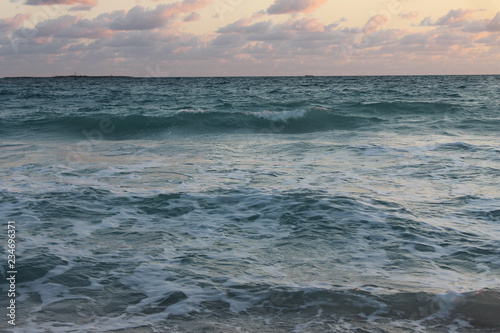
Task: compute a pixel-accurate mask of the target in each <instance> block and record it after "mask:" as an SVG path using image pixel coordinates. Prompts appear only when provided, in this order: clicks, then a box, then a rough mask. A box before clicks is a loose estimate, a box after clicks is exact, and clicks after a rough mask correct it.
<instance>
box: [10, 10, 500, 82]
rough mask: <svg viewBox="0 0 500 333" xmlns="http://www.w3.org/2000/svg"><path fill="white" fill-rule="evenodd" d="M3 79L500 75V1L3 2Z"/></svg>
mask: <svg viewBox="0 0 500 333" xmlns="http://www.w3.org/2000/svg"><path fill="white" fill-rule="evenodd" d="M0 1H1V7H2V10H1V13H0V76H2V77H3V76H52V75H68V74H74V73H77V74H86V75H132V76H232V75H234V76H239V75H305V74H314V75H379V74H500V1H498V0H184V1H178V0H165V1H162V0H120V1H117V0H113V1H112V0H0Z"/></svg>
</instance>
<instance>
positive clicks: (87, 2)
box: [24, 0, 98, 7]
mask: <svg viewBox="0 0 500 333" xmlns="http://www.w3.org/2000/svg"><path fill="white" fill-rule="evenodd" d="M97 1H98V0H26V2H25V3H24V4H25V5H30V6H42V5H78V4H79V5H84V6H92V7H93V6H95V5H97Z"/></svg>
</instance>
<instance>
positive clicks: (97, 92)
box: [0, 76, 500, 332]
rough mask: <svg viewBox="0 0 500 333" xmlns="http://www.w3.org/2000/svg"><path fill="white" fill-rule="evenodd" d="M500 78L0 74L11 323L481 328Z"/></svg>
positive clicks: (493, 215) (492, 234)
mask: <svg viewBox="0 0 500 333" xmlns="http://www.w3.org/2000/svg"><path fill="white" fill-rule="evenodd" d="M499 96H500V76H421V77H413V76H406V77H262V78H244V77H241V78H165V79H162V78H153V79H152V78H104V77H103V78H92V77H67V78H5V79H0V101H1V103H0V137H1V142H0V154H1V160H0V161H1V162H0V163H1V168H0V175H1V178H0V182H1V183H0V184H1V186H0V212H1V215H2V219H3V221H4V222H3V223H4V224H5V225H6V223H7V221H8V220H13V221H15V222H16V226H17V229H16V231H17V270H18V281H17V292H18V295H17V298H16V300H17V304H18V309H17V311H18V312H17V314H18V321H17V325H16V330H14V331H15V332H93V331H98V332H108V331H109V332H111V331H113V330H119V331H118V332H201V331H206V332H266V331H267V332H365V331H366V332H372V331H373V332H375V331H377V330H378V332H422V331H425V332H449V331H456V332H479V331H481V332H482V331H485V332H487V331H491V332H494V331H495V330H498V329H499V328H500V322H499V321H498V315H497V314H498V313H499V311H500V285H499V282H500V281H499V278H498V276H499V273H500V246H499V245H500V193H499V190H498V188H499V184H500V148H499V144H500V136H499V134H500V132H499V125H500V102H499ZM4 229H5V228H4ZM6 235H7V233H6V232H5V236H4V237H3V239H4V240H5V239H7V238H6ZM3 244H6V242H3V241H2V245H3ZM3 249H4V251H6V250H7V247H6V246H4V247H3ZM4 258H5V260H3V262H2V266H1V267H2V268H1V271H0V272H1V275H2V276H0V278H1V280H2V281H6V280H5V277H6V271H7V269H6V268H7V267H6V264H7V262H6V258H7V252H5V253H4ZM7 290H8V285H7V283H6V282H2V291H1V292H2V294H3V295H6V294H7ZM5 299H6V298H5V297H3V296H2V300H1V301H2V304H1V305H2V308H5V307H4V302H5ZM5 304H6V303H5ZM2 313H3V312H2ZM3 316H4V315H3ZM5 317H6V316H4V319H5ZM0 329H1V330H5V331H9V329H12V327H11V326H10V325H8V324H7V320H3V321H2V322H1V323H0ZM120 330H121V331H120Z"/></svg>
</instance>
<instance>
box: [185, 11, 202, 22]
mask: <svg viewBox="0 0 500 333" xmlns="http://www.w3.org/2000/svg"><path fill="white" fill-rule="evenodd" d="M200 19H201V16H200V14H198V13H194V12H193V13H191V14H189V15H188V16H186V17H185V18H184V20H183V21H184V22H193V21H198V20H200Z"/></svg>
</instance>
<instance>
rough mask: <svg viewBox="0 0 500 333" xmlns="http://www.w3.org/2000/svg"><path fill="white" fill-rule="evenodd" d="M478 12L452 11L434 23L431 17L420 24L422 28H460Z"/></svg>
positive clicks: (468, 10) (467, 10)
mask: <svg viewBox="0 0 500 333" xmlns="http://www.w3.org/2000/svg"><path fill="white" fill-rule="evenodd" d="M475 12H476V11H475V10H473V9H465V10H464V9H452V10H450V11H449V12H448V14H446V15H444V16H442V17H440V18H438V19H437V20H436V21H432V19H431V18H430V17H426V18H424V19H423V20H422V22H420V24H419V25H420V26H443V25H448V26H460V25H463V24H464V23H466V20H467V18H469V17H471V16H472V15H473V14H474V13H475Z"/></svg>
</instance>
